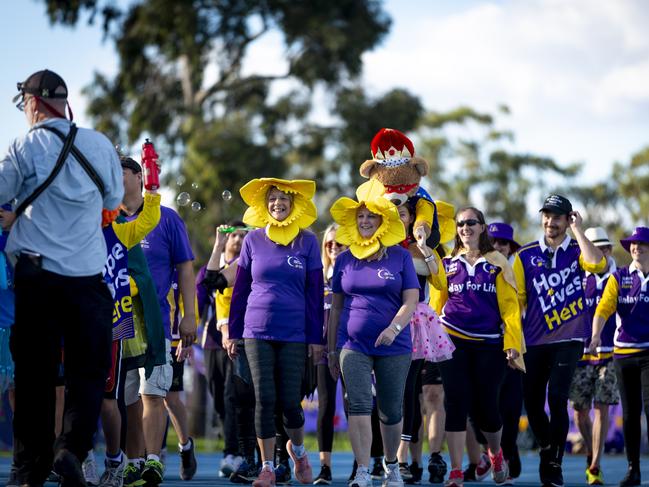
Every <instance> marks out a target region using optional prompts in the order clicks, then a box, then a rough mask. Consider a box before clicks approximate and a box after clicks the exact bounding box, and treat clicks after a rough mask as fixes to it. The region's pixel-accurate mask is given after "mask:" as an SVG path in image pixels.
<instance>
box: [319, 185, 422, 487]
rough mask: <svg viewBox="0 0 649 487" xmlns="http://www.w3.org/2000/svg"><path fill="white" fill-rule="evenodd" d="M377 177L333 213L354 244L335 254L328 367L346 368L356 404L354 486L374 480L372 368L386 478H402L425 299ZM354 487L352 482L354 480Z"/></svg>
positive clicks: (340, 235) (352, 414) (346, 240)
mask: <svg viewBox="0 0 649 487" xmlns="http://www.w3.org/2000/svg"><path fill="white" fill-rule="evenodd" d="M384 191H385V190H384V188H383V185H382V184H381V183H379V182H378V181H376V180H370V181H368V182H367V183H364V184H363V185H362V186H361V187H359V189H358V190H357V192H356V196H357V201H354V200H352V199H350V198H340V199H339V200H337V201H336V202H335V203H334V205H333V206H332V208H331V215H332V216H333V218H334V220H335V221H336V223H338V224H339V225H340V227H339V229H338V232H337V233H336V240H337V241H338V242H340V243H342V244H345V245H348V246H349V252H347V251H346V252H343V253H342V254H340V255H339V256H338V257H337V258H336V264H335V266H334V274H333V278H332V291H333V298H332V305H331V310H330V315H329V323H328V334H327V339H328V349H329V350H331V351H330V352H329V354H328V359H329V360H328V362H329V369H330V371H331V374H332V376H333V377H334V378H337V377H338V374H339V373H340V372H342V375H343V377H344V380H345V386H346V391H347V398H348V404H349V435H350V437H352V438H356V439H357V441H354V442H352V448H353V450H354V458H355V460H356V463H357V464H358V468H357V470H356V477H355V479H354V480H353V483H357V484H358V485H369V484H371V477H370V473H369V470H368V465H369V461H370V445H371V442H372V437H371V431H372V428H371V414H372V371H373V372H374V376H375V378H376V401H377V408H378V410H379V417H380V418H381V422H382V425H381V431H382V432H383V435H382V439H383V449H384V453H385V461H386V467H387V468H386V476H387V481H388V482H390V483H394V484H398V483H402V481H401V477H400V474H399V464H398V462H397V449H398V448H399V441H400V438H401V420H402V417H403V397H404V387H405V383H406V378H407V376H408V370H409V369H410V363H411V354H412V341H411V338H410V327H409V326H408V325H409V324H410V318H411V316H412V314H413V312H414V310H415V307H416V306H417V301H418V299H419V282H418V279H417V274H416V272H415V267H414V265H413V262H412V257H411V256H410V253H409V252H408V250H407V249H405V248H403V247H401V246H400V245H398V244H399V243H400V242H402V241H403V240H404V239H405V238H406V232H405V228H404V226H403V223H402V222H401V220H400V218H399V212H398V210H397V207H396V206H395V205H394V204H393V203H392V202H390V201H388V200H387V199H385V198H383V196H382V195H383V193H384ZM350 485H351V484H350Z"/></svg>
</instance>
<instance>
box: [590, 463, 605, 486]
mask: <svg viewBox="0 0 649 487" xmlns="http://www.w3.org/2000/svg"><path fill="white" fill-rule="evenodd" d="M586 482H588V485H604V474H603V473H602V469H601V468H598V467H595V468H587V469H586Z"/></svg>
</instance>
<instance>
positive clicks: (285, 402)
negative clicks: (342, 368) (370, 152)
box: [224, 178, 324, 485]
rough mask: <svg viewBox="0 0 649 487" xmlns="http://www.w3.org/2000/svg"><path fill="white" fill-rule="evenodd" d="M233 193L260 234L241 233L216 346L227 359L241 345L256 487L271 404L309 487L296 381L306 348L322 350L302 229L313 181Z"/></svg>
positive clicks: (311, 217)
mask: <svg viewBox="0 0 649 487" xmlns="http://www.w3.org/2000/svg"><path fill="white" fill-rule="evenodd" d="M240 193H241V196H242V197H243V200H244V201H245V202H246V203H247V204H248V205H249V206H250V207H249V208H248V210H247V211H246V213H245V215H244V217H243V221H244V222H245V223H246V224H247V225H251V226H256V227H261V228H258V229H257V230H253V231H251V232H249V233H248V234H247V235H246V238H245V239H244V241H243V245H242V246H241V252H240V254H239V261H238V268H237V276H236V279H235V283H234V289H233V291H232V301H231V305H230V319H229V323H228V327H227V333H228V337H227V338H226V339H224V345H225V348H226V350H227V353H228V355H229V356H230V358H234V357H235V356H236V355H237V341H239V339H242V338H243V340H244V349H245V352H246V356H247V358H248V364H249V366H250V373H251V376H252V383H253V387H254V390H255V401H256V403H255V430H256V434H257V443H258V445H259V448H260V450H261V458H262V461H263V467H262V469H261V471H260V472H259V478H258V479H257V483H258V484H260V485H274V484H275V471H274V469H273V458H274V453H275V407H274V405H275V404H277V405H278V406H279V407H280V409H281V411H282V415H283V420H284V426H285V429H286V432H287V434H288V436H289V438H290V441H289V442H288V443H287V446H286V447H287V450H288V453H289V455H290V456H291V458H293V461H294V463H295V469H294V472H295V477H296V479H297V480H298V481H299V482H300V483H303V484H304V483H311V482H312V481H313V474H312V470H311V466H310V465H309V459H308V457H307V454H306V450H305V449H304V412H303V411H302V406H301V400H302V379H303V376H304V368H305V367H304V364H305V363H306V358H307V350H308V353H309V355H310V356H312V357H313V359H314V360H315V361H319V360H320V358H321V355H322V350H323V349H324V346H323V342H324V340H323V337H322V321H323V313H324V305H323V297H324V286H323V282H322V262H321V260H320V246H319V244H318V239H317V237H316V236H315V235H314V234H313V233H312V232H309V231H307V230H306V228H307V227H308V226H309V225H311V224H312V223H313V222H314V221H315V219H316V216H317V213H316V208H315V205H314V204H313V202H312V201H311V198H312V197H313V195H314V193H315V183H314V182H313V181H304V180H296V181H288V180H285V179H276V178H260V179H253V180H252V181H250V182H249V183H247V184H246V185H245V186H244V187H243V188H241V190H240ZM278 392H279V394H278Z"/></svg>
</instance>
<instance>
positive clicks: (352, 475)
mask: <svg viewBox="0 0 649 487" xmlns="http://www.w3.org/2000/svg"><path fill="white" fill-rule="evenodd" d="M357 469H358V463H356V460H354V465H353V466H352V473H350V474H349V478H348V479H347V483H350V482H351V481H352V480H354V479H355V478H356V470H357Z"/></svg>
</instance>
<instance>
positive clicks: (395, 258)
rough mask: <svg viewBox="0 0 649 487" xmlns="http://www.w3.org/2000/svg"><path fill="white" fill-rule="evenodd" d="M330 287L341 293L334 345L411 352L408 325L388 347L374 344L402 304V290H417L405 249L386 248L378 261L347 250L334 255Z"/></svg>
mask: <svg viewBox="0 0 649 487" xmlns="http://www.w3.org/2000/svg"><path fill="white" fill-rule="evenodd" d="M332 289H333V292H334V293H342V294H344V304H343V309H342V310H341V313H340V324H339V326H338V338H337V348H347V349H350V350H355V351H357V352H361V353H364V354H365V355H382V356H385V355H401V354H405V353H411V352H412V341H411V338H410V327H409V326H406V327H405V328H404V329H403V330H402V331H401V333H399V334H398V335H397V337H396V339H395V340H394V342H393V343H392V345H390V346H389V347H386V346H380V347H375V346H374V343H375V342H376V339H377V338H378V336H379V335H380V334H381V332H382V331H383V330H384V329H385V328H387V327H388V326H389V325H390V323H392V320H393V319H394V316H395V315H396V314H397V311H399V308H400V307H401V306H402V305H403V296H402V293H403V291H404V290H406V289H419V281H418V279H417V274H416V273H415V266H414V264H413V263H412V257H411V256H410V253H409V252H408V251H407V250H406V249H404V248H402V247H399V246H393V247H389V248H388V249H387V250H386V253H385V256H384V257H383V258H382V259H381V260H372V261H367V260H359V259H357V258H356V257H354V256H353V255H352V253H351V252H350V251H349V250H346V251H345V252H343V253H342V254H340V255H339V256H338V257H337V258H336V265H335V266H334V275H333V279H332Z"/></svg>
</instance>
